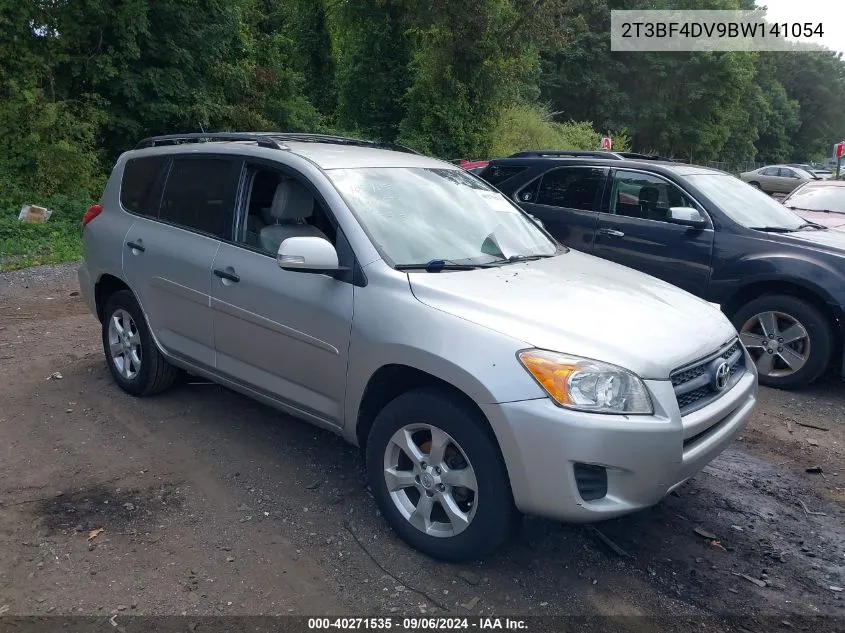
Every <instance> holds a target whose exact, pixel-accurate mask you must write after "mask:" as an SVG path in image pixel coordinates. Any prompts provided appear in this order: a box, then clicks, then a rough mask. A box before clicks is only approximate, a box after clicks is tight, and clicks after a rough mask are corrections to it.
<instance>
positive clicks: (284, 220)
mask: <svg viewBox="0 0 845 633" xmlns="http://www.w3.org/2000/svg"><path fill="white" fill-rule="evenodd" d="M314 203H315V200H314V196H313V195H311V192H310V191H308V190H307V189H306V188H305V187H304V186H302V185H301V184H300V183H298V182H297V181H295V180H282V181H281V182H280V183H279V184H278V185H277V186H276V193H275V194H273V202H272V204H271V205H270V208H269V209H262V210H261V219H262V220H263V221H264V223H265V224H266V226H264V227H263V228H262V229H261V231H260V233H259V243H260V246H261V248H262V250H265V251H267V252H270V253H276V252H278V250H279V246H280V245H281V244H282V242H283V241H284V240H286V239H287V238H289V237H322V238H325V237H326V236H325V234H324V233H323V232H322V231H321V230H320V229H318V228H317V227H315V226H312V225H310V224H308V223H306V222H305V219H306V218H309V217H311V214H312V213H313V212H314Z"/></svg>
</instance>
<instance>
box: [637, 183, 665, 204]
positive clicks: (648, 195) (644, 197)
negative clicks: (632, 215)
mask: <svg viewBox="0 0 845 633" xmlns="http://www.w3.org/2000/svg"><path fill="white" fill-rule="evenodd" d="M659 199H660V192H659V191H658V190H657V188H656V187H643V188H642V189H640V202H641V203H642V202H648V203H655V202H657V201H658V200H659Z"/></svg>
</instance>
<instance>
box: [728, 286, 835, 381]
mask: <svg viewBox="0 0 845 633" xmlns="http://www.w3.org/2000/svg"><path fill="white" fill-rule="evenodd" d="M768 314H772V315H774V319H773V320H772V319H771V318H769V317H767V316H766V315H768ZM732 321H733V324H734V326H735V327H736V329H737V331H738V332H739V333H740V339H741V340H742V342H743V344H745V346H746V347H747V348H748V351H749V353H751V355H752V358H754V360H755V363H756V364H757V367H758V372H759V381H760V384H761V385H766V386H767V387H776V388H780V389H795V388H800V387H806V386H807V385H809V384H811V383H812V382H813V381H815V380H817V379H818V378H819V377H820V376H821V375H822V374H824V372H825V370H826V369H827V367H828V365H829V363H830V359H831V354H832V348H833V344H834V340H833V332H832V329H831V326H830V323H829V322H828V320H827V319H826V318H825V317H824V315H822V314H821V313H820V312H819V311H818V310H817V309H816V308H815V307H814V306H813V305H811V304H810V303H808V302H807V301H804V300H803V299H798V298H796V297H791V296H788V295H764V296H762V297H758V298H757V299H754V300H753V301H750V302H748V303H746V304H745V305H744V306H742V307H741V308H740V309H739V310H737V312H736V314H734V316H733V319H732ZM772 323H774V326H775V331H774V332H767V330H770V329H772V328H771V324H772ZM796 324H797V325H798V326H800V327H801V328H803V330H804V334H805V335H806V336H805V337H804V338H803V339H801V340H796V341H793V342H789V341H786V340H785V339H784V343H783V345H780V346H777V345H776V343H778V342H780V341H779V339H780V338H782V337H779V336H778V334H784V333H787V334H789V332H792V334H789V335H788V336H787V337H785V338H791V337H792V336H795V335H796V333H800V330H796V329H792V330H790V328H792V327H793V326H794V325H796ZM767 334H774V335H775V338H774V339H772V338H771V337H770V336H767ZM767 338H768V341H766V340H765V339H767ZM781 350H783V351H781ZM795 352H797V355H796V353H795ZM764 355H768V356H769V357H771V358H772V362H773V365H772V370H771V371H766V370H767V368H768V365H767V364H766V363H767V361H765V360H763V359H762V357H763V356H764ZM798 358H803V359H804V362H803V365H801V366H800V367H798V365H799V362H798ZM787 360H789V361H790V362H789V363H787V362H786V361H787ZM761 367H762V370H761Z"/></svg>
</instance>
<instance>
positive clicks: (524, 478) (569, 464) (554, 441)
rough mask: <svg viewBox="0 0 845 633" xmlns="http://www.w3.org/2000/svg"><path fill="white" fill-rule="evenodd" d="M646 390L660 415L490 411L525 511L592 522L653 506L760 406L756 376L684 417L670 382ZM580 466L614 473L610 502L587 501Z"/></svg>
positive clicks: (517, 406)
mask: <svg viewBox="0 0 845 633" xmlns="http://www.w3.org/2000/svg"><path fill="white" fill-rule="evenodd" d="M646 386H647V387H648V389H649V390H650V391H651V395H652V400H653V402H654V406H655V412H654V415H652V416H623V415H596V414H590V413H580V412H576V411H569V410H565V409H561V408H560V407H557V406H556V405H555V404H554V403H553V402H552V401H551V400H550V399H548V398H543V399H539V400H525V401H522V402H510V403H506V404H495V405H486V406H485V407H483V409H484V413H485V414H486V415H487V417H488V420H490V422H491V424H492V426H493V429H494V432H495V433H496V435H497V438H498V440H499V444H500V446H501V449H502V453H503V456H504V459H505V463H506V465H507V468H508V474H509V476H510V481H511V489H512V491H513V495H514V501H515V502H516V505H517V507H518V508H519V510H520V511H522V512H524V513H526V514H533V515H538V516H544V517H548V518H552V519H557V520H561V521H568V522H589V521H598V520H603V519H609V518H612V517H616V516H620V515H624V514H628V513H630V512H634V511H637V510H641V509H643V508H647V507H650V506H652V505H654V504H656V503H657V502H659V501H660V500H661V499H662V498H663V497H664V496H666V494H668V493H669V492H670V491H672V490H673V489H674V488H676V487H677V486H679V485H680V484H682V483H683V482H684V481H686V480H687V479H689V478H690V477H691V476H693V475H694V474H696V473H697V472H699V471H700V470H701V469H702V468H704V466H706V465H707V464H708V463H710V462H711V461H712V460H713V459H715V458H716V457H717V456H718V455H719V454H720V453H721V452H722V451H723V450H724V449H725V448H726V447H727V446H728V445H730V444H731V443H732V442H733V441H734V440H735V439H736V437H737V436H738V435H739V434H740V433H741V432H742V430H743V429H744V428H745V425H746V424H747V422H748V420H749V418H750V417H751V414H752V412H753V410H754V407H755V405H756V402H757V376H756V373H755V372H754V371H753V370H752V371H747V372H746V373H745V374H744V375H743V376H742V378H741V379H740V380H739V381H738V382H737V384H736V385H735V386H734V387H733V388H732V389H731V390H730V391H728V392H727V393H726V394H725V395H723V396H722V397H721V398H719V399H718V400H715V401H714V402H712V403H710V404H709V405H707V406H706V407H704V408H702V409H699V410H698V411H695V412H693V413H690V414H688V415H687V416H685V417H684V418H682V417H681V414H680V410H679V409H678V404H677V400H676V398H675V393H674V391H673V389H672V385H671V383H670V382H668V381H646ZM576 464H586V465H590V466H601V467H604V468H605V469H606V473H607V492H606V494H605V495H604V496H602V497H601V498H600V499H596V500H590V501H588V500H585V499H584V498H583V497H582V495H581V494H580V493H579V488H578V483H577V480H576V476H575V465H576Z"/></svg>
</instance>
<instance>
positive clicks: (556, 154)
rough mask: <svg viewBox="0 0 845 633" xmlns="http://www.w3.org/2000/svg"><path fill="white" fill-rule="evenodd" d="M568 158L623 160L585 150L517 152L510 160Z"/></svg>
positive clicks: (612, 154) (619, 157) (611, 154)
mask: <svg viewBox="0 0 845 633" xmlns="http://www.w3.org/2000/svg"><path fill="white" fill-rule="evenodd" d="M543 157H548V158H567V157H588V158H609V159H612V160H622V157H621V156H620V155H619V154H616V153H614V152H590V151H585V150H531V151H527V152H517V153H516V154H511V155H510V156H508V158H543Z"/></svg>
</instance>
